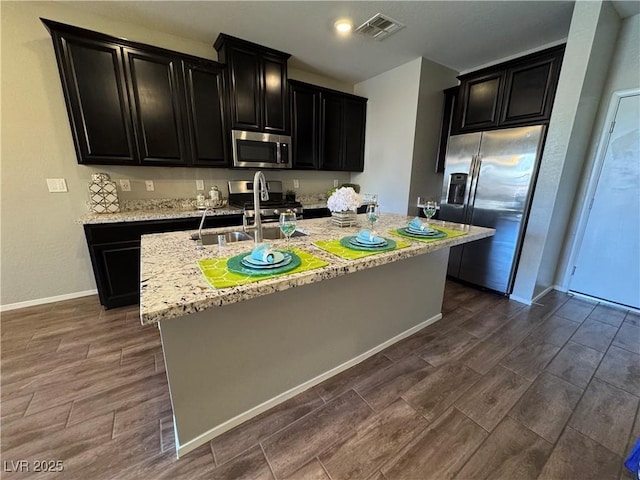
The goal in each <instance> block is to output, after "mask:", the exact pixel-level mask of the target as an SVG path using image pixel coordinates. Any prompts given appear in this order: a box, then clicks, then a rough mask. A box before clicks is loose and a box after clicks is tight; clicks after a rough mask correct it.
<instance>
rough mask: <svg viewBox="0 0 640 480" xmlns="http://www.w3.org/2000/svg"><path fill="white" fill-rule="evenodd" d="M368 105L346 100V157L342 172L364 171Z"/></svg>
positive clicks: (358, 101)
mask: <svg viewBox="0 0 640 480" xmlns="http://www.w3.org/2000/svg"><path fill="white" fill-rule="evenodd" d="M366 118H367V103H366V102H365V101H361V100H356V99H352V98H345V99H344V156H343V159H342V162H343V163H342V170H346V171H348V172H362V171H363V170H364V132H365V123H366Z"/></svg>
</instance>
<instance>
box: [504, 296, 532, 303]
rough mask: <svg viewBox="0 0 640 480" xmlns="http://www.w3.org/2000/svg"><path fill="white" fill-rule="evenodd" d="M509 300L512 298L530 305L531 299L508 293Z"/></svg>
mask: <svg viewBox="0 0 640 480" xmlns="http://www.w3.org/2000/svg"><path fill="white" fill-rule="evenodd" d="M509 300H514V301H516V302H518V303H524V304H525V305H531V300H526V299H524V298H521V297H517V296H515V295H509Z"/></svg>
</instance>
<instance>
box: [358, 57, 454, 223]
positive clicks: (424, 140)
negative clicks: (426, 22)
mask: <svg viewBox="0 0 640 480" xmlns="http://www.w3.org/2000/svg"><path fill="white" fill-rule="evenodd" d="M456 75H457V72H455V71H453V70H451V69H448V68H446V67H443V66H442V65H439V64H436V63H433V62H431V61H429V60H426V59H424V58H417V59H415V60H412V61H411V62H409V63H406V64H404V65H401V66H400V67H397V68H394V69H393V70H390V71H388V72H385V73H383V74H380V75H378V76H376V77H373V78H371V79H369V80H366V81H364V82H361V83H358V84H356V86H355V93H356V94H357V95H362V96H364V97H367V98H368V99H369V102H368V104H367V129H366V138H367V141H366V144H365V163H364V164H365V170H364V172H362V173H354V174H352V175H351V180H352V182H354V183H358V184H360V185H361V187H362V191H363V192H370V193H377V194H378V196H379V197H378V201H379V203H380V208H381V210H382V211H383V212H394V213H402V214H407V213H411V214H415V213H417V208H415V207H414V206H413V205H412V204H414V203H415V198H413V197H414V196H417V195H418V194H419V193H424V194H425V195H433V196H434V198H439V197H440V189H441V186H442V185H441V184H442V175H440V174H436V173H435V162H436V155H437V150H438V136H439V132H440V122H441V120H442V105H443V98H444V97H443V95H442V90H444V89H445V88H448V87H451V86H452V85H456V84H457V80H456Z"/></svg>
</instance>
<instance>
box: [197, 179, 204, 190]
mask: <svg viewBox="0 0 640 480" xmlns="http://www.w3.org/2000/svg"><path fill="white" fill-rule="evenodd" d="M196 190H204V180H196Z"/></svg>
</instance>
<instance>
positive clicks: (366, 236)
mask: <svg viewBox="0 0 640 480" xmlns="http://www.w3.org/2000/svg"><path fill="white" fill-rule="evenodd" d="M356 239H357V240H358V241H360V242H362V243H382V242H384V238H382V237H376V235H375V234H374V233H373V232H372V231H371V230H366V229H365V230H360V231H359V232H358V234H357V235H356Z"/></svg>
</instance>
